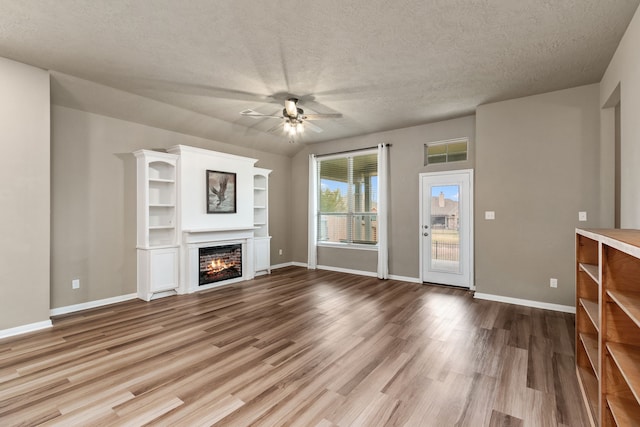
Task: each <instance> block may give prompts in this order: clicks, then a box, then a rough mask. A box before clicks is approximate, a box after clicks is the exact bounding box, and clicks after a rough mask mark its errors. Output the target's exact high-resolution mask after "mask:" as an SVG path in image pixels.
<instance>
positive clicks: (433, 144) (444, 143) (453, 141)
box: [424, 136, 469, 166]
mask: <svg viewBox="0 0 640 427" xmlns="http://www.w3.org/2000/svg"><path fill="white" fill-rule="evenodd" d="M461 142H464V143H465V145H466V150H465V151H464V154H465V158H464V159H459V160H449V155H450V154H451V155H456V154H460V153H462V152H459V153H458V152H454V153H449V146H450V145H453V144H458V143H461ZM437 146H444V147H445V152H444V154H441V155H440V156H443V157H444V161H443V162H429V157H430V156H429V148H430V147H437ZM466 161H469V138H468V137H466V136H465V137H461V138H453V139H446V140H442V141H433V142H427V143H426V144H424V166H434V165H442V164H448V163H459V162H466Z"/></svg>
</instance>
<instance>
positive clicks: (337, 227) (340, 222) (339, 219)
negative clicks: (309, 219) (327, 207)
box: [318, 214, 348, 243]
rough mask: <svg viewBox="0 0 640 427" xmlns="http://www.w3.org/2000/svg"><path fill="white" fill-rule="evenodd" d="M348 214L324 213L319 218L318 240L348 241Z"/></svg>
mask: <svg viewBox="0 0 640 427" xmlns="http://www.w3.org/2000/svg"><path fill="white" fill-rule="evenodd" d="M347 219H348V215H322V214H320V218H319V220H318V241H319V242H332V243H346V242H347V241H348V240H347Z"/></svg>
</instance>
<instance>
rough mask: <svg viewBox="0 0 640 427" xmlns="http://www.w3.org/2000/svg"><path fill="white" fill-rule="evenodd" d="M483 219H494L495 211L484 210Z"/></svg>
mask: <svg viewBox="0 0 640 427" xmlns="http://www.w3.org/2000/svg"><path fill="white" fill-rule="evenodd" d="M484 219H496V213H495V212H494V211H485V213H484Z"/></svg>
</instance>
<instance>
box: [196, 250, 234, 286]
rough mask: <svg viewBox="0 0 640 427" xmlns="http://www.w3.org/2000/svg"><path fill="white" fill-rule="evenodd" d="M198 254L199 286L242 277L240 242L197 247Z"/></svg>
mask: <svg viewBox="0 0 640 427" xmlns="http://www.w3.org/2000/svg"><path fill="white" fill-rule="evenodd" d="M198 255H199V257H198V258H199V269H200V274H199V280H198V285H199V286H203V285H207V284H210V283H215V282H221V281H223V280H229V279H235V278H238V277H242V244H240V243H237V244H231V245H217V246H209V247H204V248H199V249H198Z"/></svg>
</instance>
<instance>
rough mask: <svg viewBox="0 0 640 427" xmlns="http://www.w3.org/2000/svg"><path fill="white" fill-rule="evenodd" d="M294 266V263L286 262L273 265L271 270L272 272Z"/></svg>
mask: <svg viewBox="0 0 640 427" xmlns="http://www.w3.org/2000/svg"><path fill="white" fill-rule="evenodd" d="M292 265H293V262H284V263H282V264H276V265H272V266H271V269H272V270H277V269H279V268H285V267H291V266H292Z"/></svg>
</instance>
